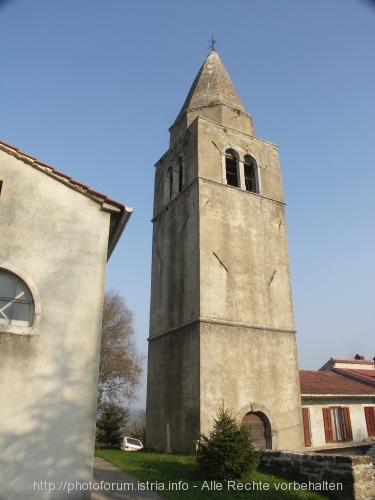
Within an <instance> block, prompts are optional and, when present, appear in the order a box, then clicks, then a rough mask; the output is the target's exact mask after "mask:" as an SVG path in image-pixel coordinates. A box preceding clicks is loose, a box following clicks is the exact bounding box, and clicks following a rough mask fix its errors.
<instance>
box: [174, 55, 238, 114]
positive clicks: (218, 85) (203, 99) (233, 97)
mask: <svg viewBox="0 0 375 500" xmlns="http://www.w3.org/2000/svg"><path fill="white" fill-rule="evenodd" d="M219 103H223V104H227V105H228V106H231V107H233V108H235V109H239V110H240V111H245V108H244V107H243V105H242V102H241V101H240V98H239V97H238V95H237V92H236V90H235V88H234V86H233V83H232V81H231V79H230V77H229V75H228V73H227V70H226V69H225V68H224V66H223V63H222V62H221V60H220V57H219V54H218V53H217V52H215V51H212V52H211V53H210V54H209V55H208V56H207V59H206V60H205V62H204V63H203V66H202V67H201V69H200V70H199V72H198V74H197V76H196V78H195V80H194V82H193V85H192V86H191V89H190V91H189V93H188V96H187V98H186V100H185V102H184V104H183V106H182V108H181V111H180V112H179V114H178V116H177V118H176V121H177V120H178V119H179V117H180V116H181V115H182V114H183V112H184V111H185V110H186V109H191V108H199V107H202V106H209V105H212V104H219Z"/></svg>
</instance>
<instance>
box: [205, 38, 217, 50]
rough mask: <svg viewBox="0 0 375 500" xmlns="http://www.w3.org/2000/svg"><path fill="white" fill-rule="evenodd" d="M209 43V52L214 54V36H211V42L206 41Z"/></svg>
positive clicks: (215, 41)
mask: <svg viewBox="0 0 375 500" xmlns="http://www.w3.org/2000/svg"><path fill="white" fill-rule="evenodd" d="M207 41H208V42H209V44H210V45H209V47H210V49H211V52H216V50H215V43H217V40H214V35H212V36H211V40H207Z"/></svg>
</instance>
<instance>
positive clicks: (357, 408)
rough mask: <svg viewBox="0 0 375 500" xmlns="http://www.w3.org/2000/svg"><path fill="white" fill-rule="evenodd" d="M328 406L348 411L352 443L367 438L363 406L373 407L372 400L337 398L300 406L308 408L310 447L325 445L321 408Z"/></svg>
mask: <svg viewBox="0 0 375 500" xmlns="http://www.w3.org/2000/svg"><path fill="white" fill-rule="evenodd" d="M329 406H348V407H349V410H350V421H351V424H352V433H353V441H363V440H364V439H366V438H367V437H368V435H367V427H366V419H365V411H364V408H365V406H373V407H375V405H374V400H373V398H371V399H370V401H368V400H367V401H366V400H364V399H359V398H358V399H354V400H353V399H348V398H337V399H329V400H326V401H322V400H318V401H317V402H316V403H312V402H311V401H310V403H309V404H302V407H303V408H309V411H310V430H311V446H321V445H326V444H327V443H326V438H325V433H324V422H323V411H322V409H323V408H327V407H329Z"/></svg>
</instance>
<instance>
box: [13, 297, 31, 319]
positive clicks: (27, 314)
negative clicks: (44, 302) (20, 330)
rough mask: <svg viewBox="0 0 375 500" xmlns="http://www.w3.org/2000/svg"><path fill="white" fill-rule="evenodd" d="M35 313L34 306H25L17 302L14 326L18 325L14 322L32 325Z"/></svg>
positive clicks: (15, 304) (14, 309)
mask: <svg viewBox="0 0 375 500" xmlns="http://www.w3.org/2000/svg"><path fill="white" fill-rule="evenodd" d="M33 312H34V305H33V304H23V303H22V302H15V303H14V308H13V316H12V324H14V325H15V324H16V323H15V322H14V321H13V320H17V321H25V322H27V323H28V324H29V325H31V321H32V316H33Z"/></svg>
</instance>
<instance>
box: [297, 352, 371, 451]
mask: <svg viewBox="0 0 375 500" xmlns="http://www.w3.org/2000/svg"><path fill="white" fill-rule="evenodd" d="M300 385H301V399H302V416H303V426H304V437H305V446H306V447H309V448H310V449H323V448H326V449H332V448H337V447H338V448H344V447H348V446H350V447H352V448H353V447H361V446H364V447H366V446H367V447H368V441H370V440H372V439H374V440H375V369H374V361H373V360H365V359H364V357H363V356H361V355H356V358H355V359H353V360H352V359H339V358H331V359H330V360H329V361H328V362H327V363H325V365H323V366H322V368H320V370H319V371H310V370H301V371H300ZM366 443H367V444H366Z"/></svg>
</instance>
